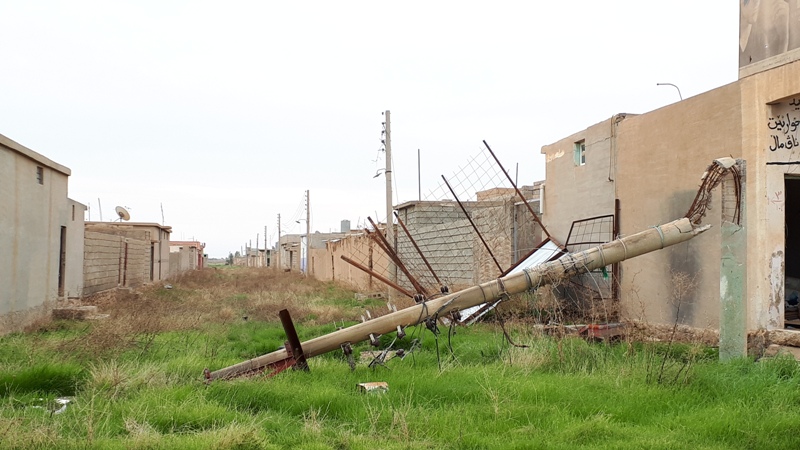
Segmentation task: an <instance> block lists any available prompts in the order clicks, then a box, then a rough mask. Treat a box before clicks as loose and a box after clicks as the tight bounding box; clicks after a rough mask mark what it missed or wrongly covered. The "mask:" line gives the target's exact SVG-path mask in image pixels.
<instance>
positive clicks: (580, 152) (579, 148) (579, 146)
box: [573, 140, 586, 166]
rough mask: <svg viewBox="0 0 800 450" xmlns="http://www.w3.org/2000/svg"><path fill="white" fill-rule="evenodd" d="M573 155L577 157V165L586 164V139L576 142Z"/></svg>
mask: <svg viewBox="0 0 800 450" xmlns="http://www.w3.org/2000/svg"><path fill="white" fill-rule="evenodd" d="M573 157H574V159H575V165H576V166H583V165H585V164H586V141H585V140H580V141H578V142H576V143H575V149H574V150H573Z"/></svg>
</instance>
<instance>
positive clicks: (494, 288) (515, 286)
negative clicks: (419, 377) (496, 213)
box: [206, 218, 709, 381]
mask: <svg viewBox="0 0 800 450" xmlns="http://www.w3.org/2000/svg"><path fill="white" fill-rule="evenodd" d="M708 228H709V226H702V227H701V226H695V225H693V224H692V222H691V221H690V220H689V219H686V218H683V219H679V220H675V221H672V222H669V223H666V224H664V225H660V226H657V227H653V228H650V229H648V230H645V231H642V232H639V233H636V234H633V235H630V236H627V237H624V238H620V239H617V240H615V241H612V242H609V243H606V244H603V245H600V246H597V247H593V248H590V249H588V250H585V251H582V252H578V253H569V254H566V255H564V256H562V257H561V258H559V259H557V260H555V261H551V262H548V263H544V264H539V265H536V266H533V267H529V268H527V269H524V270H522V271H521V272H517V273H514V274H512V275H507V276H505V277H503V278H498V279H496V280H493V281H489V282H486V283H482V284H480V285H477V286H473V287H471V288H467V289H464V290H462V291H458V292H455V293H453V294H449V295H446V296H443V297H440V298H437V299H435V300H428V301H426V302H423V303H420V304H418V305H415V306H411V307H408V308H405V309H402V310H400V311H397V312H393V313H390V314H387V315H385V316H381V317H377V318H374V319H372V320H368V321H366V322H362V323H359V324H356V325H353V326H351V327H348V328H344V329H342V330H338V331H335V332H333V333H330V334H327V335H325V336H320V337H318V338H314V339H311V340H309V341H306V342H303V343H301V346H302V348H301V349H300V354H302V355H304V357H305V358H311V357H312V356H317V355H321V354H323V353H327V352H330V351H333V350H338V349H340V348H342V346H345V345H347V344H354V343H357V342H361V341H366V340H370V341H373V342H374V341H375V340H376V339H377V337H378V336H380V335H382V334H386V333H391V332H394V331H398V332H399V331H402V329H403V328H405V327H407V326H413V325H417V324H419V323H423V322H425V320H427V319H428V318H431V317H433V318H436V317H439V316H444V315H446V314H449V313H451V312H455V311H459V310H462V309H465V308H469V307H471V306H476V305H480V304H483V303H487V302H494V301H497V300H502V299H504V298H506V297H507V296H509V295H513V294H518V293H521V292H525V291H528V290H530V289H536V288H538V287H540V286H544V285H547V284H551V283H554V282H557V281H560V280H563V279H566V278H570V277H573V276H576V275H580V274H583V273H586V272H589V271H592V270H595V269H599V268H601V267H605V266H607V265H609V264H613V263H617V262H620V261H624V260H626V259H630V258H634V257H636V256H639V255H642V254H645V253H649V252H652V251H656V250H659V249H662V248H664V247H669V246H671V245H675V244H679V243H681V242H685V241H688V240H689V239H691V238H693V237H695V236H696V235H698V234H700V233H702V232H703V231H705V230H707V229H708ZM292 365H294V358H293V357H292V356H291V355H290V354H289V353H288V352H287V351H286V349H280V350H276V351H274V352H272V353H268V354H266V355H262V356H259V357H257V358H253V359H250V360H247V361H244V362H241V363H239V364H235V365H233V366H230V367H226V368H224V369H219V370H216V371H214V372H210V373H207V374H206V378H207V380H208V381H211V380H215V379H220V378H222V379H225V378H233V377H237V376H243V375H250V374H256V373H260V372H263V371H265V370H268V369H271V370H274V371H279V370H283V369H285V368H287V367H291V366H292Z"/></svg>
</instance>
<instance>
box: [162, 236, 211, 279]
mask: <svg viewBox="0 0 800 450" xmlns="http://www.w3.org/2000/svg"><path fill="white" fill-rule="evenodd" d="M205 247H206V244H204V243H202V242H198V241H171V242H170V243H169V273H170V274H171V275H178V274H180V273H183V272H186V271H187V270H199V269H202V268H203V267H205V254H204V253H203V249H205Z"/></svg>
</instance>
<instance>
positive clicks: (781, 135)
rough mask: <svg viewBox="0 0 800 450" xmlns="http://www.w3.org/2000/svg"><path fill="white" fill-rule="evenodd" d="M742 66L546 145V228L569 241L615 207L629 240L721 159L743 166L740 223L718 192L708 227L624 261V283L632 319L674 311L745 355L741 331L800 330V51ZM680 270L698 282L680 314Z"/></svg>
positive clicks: (686, 197)
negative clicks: (705, 88) (571, 227)
mask: <svg viewBox="0 0 800 450" xmlns="http://www.w3.org/2000/svg"><path fill="white" fill-rule="evenodd" d="M751 3H753V4H755V5H756V6H757V5H758V2H751ZM762 3H764V2H762ZM789 3H791V2H789ZM750 6H753V5H750ZM743 8H744V6H743ZM745 9H746V8H745ZM745 13H746V11H745V10H744V9H743V20H744V14H745ZM776 20H778V19H776ZM743 23H744V22H743ZM751 25H752V24H751ZM759 26H763V24H761V25H759ZM746 28H747V27H744V26H743V28H742V30H743V33H744V34H743V35H742V39H743V41H741V42H740V45H741V44H742V43H744V44H745V46H742V47H741V49H742V52H743V54H745V53H746V52H745V50H744V49H745V47H746V46H747V45H749V44H747V43H746V41H747V38H748V36H745V34H748V33H751V32H752V33H755V31H754V30H750V29H749V28H747V30H746ZM751 28H752V27H751ZM779 28H780V29H782V30H785V28H782V27H779ZM748 30H749V31H748ZM760 33H764V30H763V29H762V30H761V31H760ZM753 36H755V34H749V37H750V38H751V39H752V38H753ZM784 50H786V49H784ZM751 61H752V62H751ZM741 63H742V66H741V68H740V71H739V80H738V81H736V82H734V83H731V84H729V85H726V86H722V87H720V88H717V89H714V90H712V91H709V92H706V93H703V94H700V95H697V96H695V97H692V98H688V99H686V100H683V101H680V102H678V103H675V104H672V105H668V106H665V107H663V108H661V109H658V110H655V111H652V112H648V113H646V114H641V115H635V116H634V115H626V114H617V115H614V116H612V117H611V118H610V119H608V120H606V121H603V122H600V123H598V124H596V125H593V126H591V127H589V128H587V129H585V130H582V131H579V132H577V133H575V134H573V135H571V136H569V137H566V138H564V139H562V140H560V141H558V142H555V143H553V144H551V145H547V146H544V147H543V148H542V153H544V154H545V155H546V161H547V189H546V190H545V196H544V199H545V203H546V204H547V205H548V209H547V211H546V214H545V216H544V220H545V225H546V226H547V227H548V230H550V232H551V233H554V234H556V235H557V236H558V237H561V238H564V236H565V233H567V226H568V225H567V224H569V223H570V222H571V221H573V220H576V219H580V218H582V217H586V216H591V215H596V214H614V213H615V201H617V200H618V201H619V209H618V213H619V214H618V216H617V220H618V221H619V224H620V228H619V232H620V234H622V235H628V234H631V233H634V232H637V231H640V230H643V229H646V228H648V227H652V226H654V225H657V224H660V223H664V222H666V221H669V220H672V219H675V218H678V217H682V216H683V215H684V214H686V212H687V210H688V208H689V206H690V204H691V203H692V201H693V199H694V196H695V193H696V192H697V188H698V186H699V184H700V181H701V180H700V176H701V175H702V174H703V172H704V170H705V168H706V167H707V166H708V165H709V164H710V163H711V161H712V160H713V159H715V158H719V157H724V156H732V157H733V158H741V159H743V160H744V161H745V168H746V169H745V174H744V192H743V197H742V200H743V205H742V206H743V208H742V210H743V211H742V212H743V216H744V220H743V222H742V223H741V226H735V225H733V224H731V223H728V222H725V221H723V220H722V219H721V210H722V209H723V208H722V206H723V205H722V203H721V201H720V194H719V193H716V194H715V197H714V200H713V202H712V209H711V210H710V211H709V213H708V215H707V217H706V218H705V222H706V223H708V224H711V225H712V226H713V227H714V228H713V229H712V230H711V231H709V232H706V233H705V234H703V235H701V236H699V237H698V238H695V239H693V240H691V241H689V242H687V243H684V244H681V245H677V246H674V247H671V248H669V249H665V250H662V251H659V252H654V253H651V254H647V255H644V256H641V257H638V258H636V259H634V260H630V261H626V262H624V263H622V268H621V273H620V277H619V280H618V281H619V283H620V291H619V296H620V301H621V306H622V311H623V314H624V315H626V316H627V317H632V318H642V319H646V320H648V321H651V322H655V323H672V322H673V321H674V320H675V317H676V314H677V315H678V316H679V320H680V321H681V322H682V323H686V324H688V325H692V326H696V327H710V328H714V329H720V330H722V331H723V332H724V334H726V335H727V333H728V332H731V333H733V336H734V340H735V341H736V342H734V343H733V344H731V346H732V348H735V351H736V352H739V353H741V351H742V349H743V345H744V344H743V342H744V341H743V339H744V337H743V335H744V331H746V332H748V333H753V332H757V331H759V330H766V331H776V330H784V329H800V322H798V321H797V319H796V316H797V313H796V306H795V304H796V302H797V297H798V296H800V282H799V280H800V256H798V255H800V145H798V144H800V49H797V48H794V49H793V48H792V47H789V48H788V51H785V52H783V53H780V52H779V54H777V55H772V54H770V55H760V56H759V57H758V58H756V59H752V58H750V59H747V58H745V59H742V60H741ZM675 273H686V274H688V275H689V276H690V277H691V279H692V280H693V282H694V284H696V286H695V287H694V288H693V289H692V290H691V291H690V292H689V293H688V296H686V297H684V298H683V299H682V300H681V302H680V305H681V307H680V312H679V313H678V309H677V304H676V301H675V292H676V286H675V279H674V274H675ZM731 330H733V331H731ZM793 339H796V341H797V342H800V336H798V337H797V338H793ZM721 348H723V344H721Z"/></svg>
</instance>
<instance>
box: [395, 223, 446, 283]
mask: <svg viewBox="0 0 800 450" xmlns="http://www.w3.org/2000/svg"><path fill="white" fill-rule="evenodd" d="M394 217H395V218H397V223H399V224H400V226H401V227H403V231H405V233H406V236H408V240H409V241H411V243H412V244H413V245H414V248H415V249H417V253H419V257H420V258H422V261H424V262H425V265H426V266H428V270H430V271H431V274H432V275H433V278H434V279H435V280H436V282H437V283H439V284H440V285H441V284H442V282H441V281H440V280H439V277H438V276H436V272H434V271H433V267H431V265H430V263H429V262H428V258H426V257H425V254H424V253H422V250H420V249H419V246H418V245H417V241H415V240H414V237H413V236H411V233H410V232H409V231H408V228H406V224H405V223H403V221H402V220H400V215H399V214H397V211H395V212H394Z"/></svg>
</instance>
